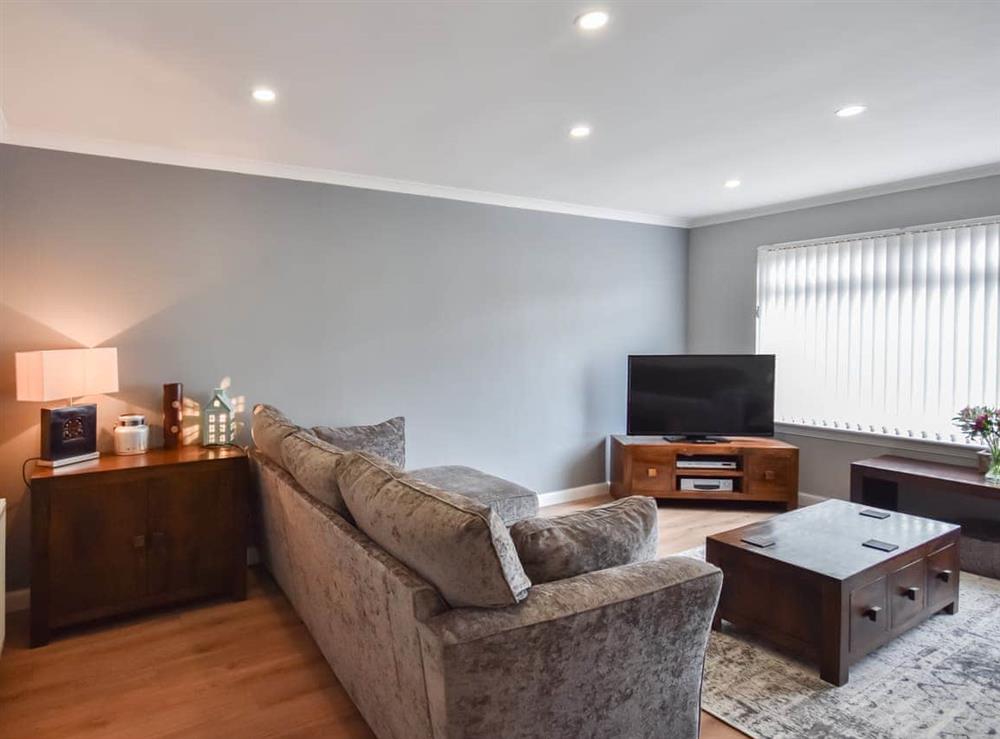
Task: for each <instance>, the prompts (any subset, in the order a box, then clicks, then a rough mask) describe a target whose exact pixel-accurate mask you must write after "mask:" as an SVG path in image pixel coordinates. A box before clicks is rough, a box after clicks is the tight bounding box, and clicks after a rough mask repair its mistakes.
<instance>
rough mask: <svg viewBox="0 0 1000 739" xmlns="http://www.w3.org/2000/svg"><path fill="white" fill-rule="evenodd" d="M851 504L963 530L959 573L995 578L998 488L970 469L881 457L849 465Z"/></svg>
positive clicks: (999, 562) (998, 570)
mask: <svg viewBox="0 0 1000 739" xmlns="http://www.w3.org/2000/svg"><path fill="white" fill-rule="evenodd" d="M851 500H852V501H854V502H855V503H861V504H863V505H868V506H874V507H876V508H885V509H886V510H890V511H901V512H904V513H912V514H915V515H918V516H924V517H926V518H933V519H936V520H938V521H947V522H948V523H953V524H958V525H959V526H961V527H962V569H964V570H968V571H969V572H974V573H977V574H980V575H985V576H987V577H1000V486H997V485H994V484H992V483H989V482H987V481H986V479H985V478H984V477H983V473H982V472H980V471H979V470H977V469H976V468H975V467H962V466H959V465H953V464H942V463H940V462H927V461H924V460H919V459H910V458H908V457H899V456H895V455H884V456H881V457H873V458H872V459H863V460H861V461H859V462H854V463H853V464H852V465H851Z"/></svg>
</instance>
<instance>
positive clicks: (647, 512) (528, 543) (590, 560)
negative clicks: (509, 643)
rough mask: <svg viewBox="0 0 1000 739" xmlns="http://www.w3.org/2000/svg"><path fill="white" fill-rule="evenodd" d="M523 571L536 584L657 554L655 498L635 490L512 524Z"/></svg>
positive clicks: (640, 559) (644, 559)
mask: <svg viewBox="0 0 1000 739" xmlns="http://www.w3.org/2000/svg"><path fill="white" fill-rule="evenodd" d="M510 536H511V539H513V541H514V546H515V547H516V548H517V554H518V556H519V557H520V560H521V564H522V565H523V566H524V571H525V572H526V573H527V575H528V577H530V578H531V581H532V582H533V583H535V584H538V583H543V582H552V581H553V580H565V579H566V578H568V577H576V576H577V575H582V574H583V573H585V572H594V571H595V570H606V569H608V568H609V567H618V566H620V565H627V564H632V563H633V562H645V561H648V560H651V559H654V558H655V557H656V543H657V516H656V501H655V500H653V499H652V498H646V497H643V496H638V495H634V496H632V497H630V498H622V499H621V500H616V501H615V502H614V503H608V504H607V505H602V506H598V507H597V508H590V509H588V510H585V511H577V512H576V513H570V514H567V515H565V516H554V517H552V518H528V519H525V520H523V521H518V522H517V523H515V524H514V525H513V526H511V527H510Z"/></svg>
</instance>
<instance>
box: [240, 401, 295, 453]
mask: <svg viewBox="0 0 1000 739" xmlns="http://www.w3.org/2000/svg"><path fill="white" fill-rule="evenodd" d="M300 430H301V429H300V427H299V426H297V425H295V424H294V423H292V421H291V419H289V418H288V417H287V416H286V415H285V414H284V413H282V412H281V411H279V410H278V409H277V408H275V407H274V406H273V405H265V404H263V403H258V404H257V405H255V406H254V408H253V418H252V419H251V421H250V435H251V436H252V437H253V443H254V445H255V446H256V447H257V448H258V449H260V450H261V451H262V452H264V454H265V455H267V457H268V458H269V459H270V460H271V461H272V462H277V463H278V464H281V463H282V462H281V442H283V441H284V440H285V437H286V436H291V435H292V434H294V433H295V432H296V431H300Z"/></svg>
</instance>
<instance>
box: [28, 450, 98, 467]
mask: <svg viewBox="0 0 1000 739" xmlns="http://www.w3.org/2000/svg"><path fill="white" fill-rule="evenodd" d="M100 456H101V453H100V452H89V453H87V454H78V455H76V456H75V457H63V458H62V459H39V460H38V466H39V467H65V466H67V465H70V464H80V462H90V461H91V460H94V459H97V458H98V457H100Z"/></svg>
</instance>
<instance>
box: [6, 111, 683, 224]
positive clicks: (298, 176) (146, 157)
mask: <svg viewBox="0 0 1000 739" xmlns="http://www.w3.org/2000/svg"><path fill="white" fill-rule="evenodd" d="M0 115H2V112H0ZM0 143H5V144H13V145H16V146H30V147H34V148H38V149H55V150H58V151H67V152H73V153H77V154H92V155H95V156H102V157H111V158H114V159H131V160H135V161H140V162H152V163H155V164H169V165H173V166H176V167H193V168H195V169H212V170H217V171H221V172H236V173H238V174H248V175H257V176H261V177H277V178H280V179H286V180H300V181H303V182H322V183H324V184H328V185H342V186H344V187H355V188H360V189H363V190H380V191H383V192H395V193H403V194H407V195H420V196H423V197H429V198H443V199H445V200H460V201H464V202H467V203H479V204H482V205H498V206H501V207H504V208H519V209H521V210H535V211H543V212H546V213H560V214H563V215H570V216H582V217H585V218H599V219H601V220H605V221H624V222H627V223H642V224H647V225H651V226H673V227H675V228H687V226H688V220H687V219H684V218H675V217H673V216H668V215H662V214H658V213H641V212H637V211H628V210H616V209H614V208H601V207H597V206H592V205H581V204H579V203H566V202H561V201H557V200H545V199H542V198H530V197H523V196H520V195H508V194H505V193H498V192H489V191H486V190H472V189H468V188H463V187H451V186H448V185H433V184H430V183H427V182H415V181H411V180H396V179H392V178H389V177H377V176H374V175H364V174H355V173H353V172H342V171H340V170H335V169H324V168H321V167H303V166H300V165H295V164H281V163H279V162H267V161H263V160H258V159H243V158H240V157H229V156H220V155H216V154H200V153H197V152H192V151H184V150H181V149H171V148H167V147H160V146H150V145H146V144H136V143H129V142H124V141H112V140H105V139H85V138H80V137H75V136H64V135H61V134H56V133H51V132H46V131H36V130H29V129H23V128H14V127H11V126H9V125H6V124H5V123H4V122H3V119H2V117H0Z"/></svg>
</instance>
